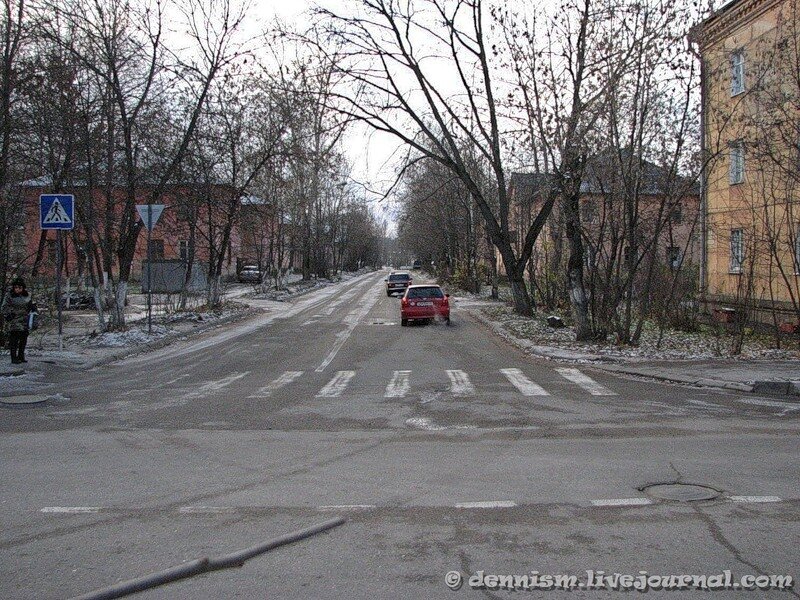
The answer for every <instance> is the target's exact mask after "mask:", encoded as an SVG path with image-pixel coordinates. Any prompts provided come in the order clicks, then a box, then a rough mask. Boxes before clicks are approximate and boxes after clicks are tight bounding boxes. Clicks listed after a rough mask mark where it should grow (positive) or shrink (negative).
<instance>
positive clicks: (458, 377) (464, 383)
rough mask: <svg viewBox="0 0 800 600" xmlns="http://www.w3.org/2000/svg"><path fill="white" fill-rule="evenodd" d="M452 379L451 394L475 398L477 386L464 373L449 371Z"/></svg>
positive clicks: (455, 370) (448, 374) (454, 370)
mask: <svg viewBox="0 0 800 600" xmlns="http://www.w3.org/2000/svg"><path fill="white" fill-rule="evenodd" d="M447 376H448V377H449V378H450V393H451V394H453V395H454V396H474V395H475V386H474V385H472V382H470V380H469V377H468V376H467V374H466V373H465V372H464V371H459V370H457V369H452V370H448V371H447Z"/></svg>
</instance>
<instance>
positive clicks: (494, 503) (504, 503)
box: [455, 500, 517, 508]
mask: <svg viewBox="0 0 800 600" xmlns="http://www.w3.org/2000/svg"><path fill="white" fill-rule="evenodd" d="M516 505H517V503H516V502H514V501H512V500H484V501H479V502H459V503H458V504H456V505H455V507H456V508H513V507H515V506H516Z"/></svg>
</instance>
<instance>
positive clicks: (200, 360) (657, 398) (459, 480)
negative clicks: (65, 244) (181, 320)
mask: <svg viewBox="0 0 800 600" xmlns="http://www.w3.org/2000/svg"><path fill="white" fill-rule="evenodd" d="M383 277H384V274H383V273H381V274H370V275H367V276H363V277H360V278H357V279H354V280H351V281H349V282H346V283H343V284H340V285H339V286H335V287H331V288H326V289H323V290H320V291H318V292H314V293H312V294H309V295H307V296H304V297H302V298H301V299H299V300H297V301H295V302H294V303H293V304H282V305H278V304H275V305H272V306H271V308H272V310H271V312H269V313H266V314H265V315H264V316H260V317H256V318H254V319H252V320H250V321H247V322H245V323H240V324H237V325H235V326H229V327H227V328H225V329H222V330H216V331H213V332H208V333H206V334H203V335H202V336H200V337H199V338H195V339H192V340H189V341H185V342H181V343H178V344H174V345H172V346H169V347H167V348H164V349H162V350H159V351H155V352H152V353H148V354H145V355H140V356H137V357H134V358H130V359H127V360H124V361H119V362H116V363H112V364H110V365H106V366H102V367H97V368H95V369H93V370H91V371H89V372H78V373H74V372H68V371H66V370H59V369H55V368H50V369H49V370H47V371H46V372H45V374H44V375H43V377H42V378H41V380H40V381H38V383H37V384H36V385H37V386H38V388H37V389H38V392H39V393H47V394H61V395H62V396H61V397H57V398H55V399H52V400H50V401H48V402H47V403H46V404H45V405H43V406H39V407H37V408H29V409H24V410H23V409H10V408H4V409H2V410H1V411H0V414H1V415H2V422H0V431H2V435H0V460H2V471H1V472H2V491H0V497H1V498H2V500H1V501H2V511H3V518H2V522H3V527H2V533H1V534H0V598H4V599H9V600H10V599H16V598H36V599H39V598H67V597H71V596H74V595H78V594H80V593H84V592H88V591H90V590H92V589H95V588H99V587H103V586H106V585H109V584H112V583H115V582H117V581H120V580H123V579H128V578H131V577H135V576H138V575H143V574H147V573H150V572H153V571H157V570H160V569H163V568H166V567H169V566H173V565H177V564H180V563H182V562H184V561H186V560H190V559H193V558H198V557H201V556H216V555H220V554H224V553H227V552H231V551H234V550H237V549H241V548H245V547H249V546H252V545H255V544H258V543H260V542H262V541H265V540H268V539H270V538H273V537H276V536H278V535H281V534H284V533H287V532H289V531H292V530H294V529H298V528H302V527H306V526H308V525H312V524H314V523H317V522H320V521H323V520H325V519H327V518H330V517H331V516H335V515H344V516H346V518H347V519H348V520H347V523H346V524H345V525H343V526H341V527H339V528H337V529H334V530H332V531H330V532H327V533H324V534H321V535H318V536H316V537H314V538H311V539H308V540H306V541H303V542H300V543H298V544H295V545H291V546H285V547H282V548H279V549H277V550H274V551H272V552H270V553H268V554H266V555H263V556H260V557H257V558H254V559H252V560H251V561H249V562H248V563H247V564H246V565H245V566H244V567H242V568H240V569H232V570H225V571H218V572H215V573H211V574H207V575H204V576H201V577H197V578H194V579H190V580H185V581H182V582H179V583H175V584H172V585H169V586H167V587H162V588H159V589H156V590H152V591H149V592H145V593H142V594H140V595H139V596H138V597H140V598H147V599H154V598H159V599H161V598H169V599H173V598H187V599H188V598H320V599H322V598H365V599H366V598H378V599H380V598H457V597H462V596H463V597H490V598H503V597H515V596H514V593H513V592H509V591H505V590H486V589H470V587H469V585H468V582H467V579H468V578H469V576H470V575H471V574H473V573H475V572H478V571H483V572H485V573H486V574H503V575H526V574H527V575H530V574H531V571H538V572H539V573H541V574H553V575H559V574H565V575H576V576H577V577H578V578H579V580H580V581H583V582H585V580H586V578H587V575H586V572H587V571H588V570H594V571H601V570H602V571H604V572H605V573H606V574H614V573H621V574H631V575H638V574H639V573H640V571H647V572H648V573H649V574H659V575H684V574H692V575H709V576H710V575H715V574H718V573H721V572H722V571H723V570H730V571H731V572H732V574H733V577H734V578H735V580H737V581H738V577H739V576H740V575H764V574H767V575H791V576H793V577H797V576H798V575H800V569H798V565H800V560H799V559H800V553H798V551H797V543H798V540H800V490H799V489H798V486H799V484H798V482H799V481H800V461H799V460H798V457H799V456H800V444H798V431H800V428H799V427H798V412H800V411H798V410H796V408H797V406H796V405H792V404H790V403H788V402H784V401H779V400H776V399H771V398H758V397H755V396H753V395H748V394H736V393H730V392H719V391H711V390H701V389H692V388H686V387H679V386H670V385H664V384H659V383H653V382H647V381H638V380H633V379H624V378H619V377H615V376H611V375H609V374H607V373H604V372H601V371H595V370H593V369H592V368H591V367H590V366H588V365H587V366H584V365H563V364H558V363H553V362H546V361H539V360H535V359H532V358H530V357H528V356H526V355H524V354H523V353H521V352H519V351H518V350H516V349H515V348H513V347H511V346H509V345H507V344H506V343H505V342H503V341H502V340H499V339H496V338H494V337H492V336H491V335H490V334H489V333H488V332H487V330H486V329H484V328H483V327H482V326H481V325H479V324H477V323H475V322H473V321H472V320H471V319H470V318H469V317H468V316H467V315H466V314H465V313H464V311H460V310H459V305H458V304H457V303H456V304H455V307H454V309H453V324H452V325H451V326H446V325H445V324H443V323H440V324H431V325H421V326H411V327H407V328H405V327H404V328H401V327H400V324H399V300H398V299H396V298H387V297H386V294H385V291H384V288H383ZM674 482H679V483H691V484H702V485H705V486H709V487H710V488H713V489H714V490H717V491H718V492H719V496H718V497H717V498H716V499H714V500H709V501H702V502H691V503H682V502H671V501H666V500H661V499H657V498H654V497H652V495H651V494H650V493H649V492H648V490H646V489H643V488H645V486H647V485H649V484H656V483H674ZM453 570H456V571H459V572H460V573H462V574H463V575H464V584H463V586H462V587H461V588H460V589H459V590H457V591H453V590H451V589H450V588H448V586H447V585H445V574H446V573H448V572H449V571H453ZM797 587H798V586H795V588H796V589H795V590H793V591H791V592H787V591H781V592H778V591H772V592H767V591H763V590H759V591H748V592H744V591H731V590H728V591H723V592H721V593H720V594H719V595H718V597H724V598H729V597H730V598H738V597H741V598H745V597H748V598H762V597H771V596H775V597H791V596H792V595H793V596H797V595H798V594H797ZM529 593H532V595H534V596H535V597H537V596H539V595H547V596H549V595H555V596H563V595H564V594H565V592H560V591H550V592H547V593H546V594H545V593H544V592H536V591H534V592H529ZM621 593H622V592H618V591H617V592H611V591H608V590H596V589H595V590H587V589H585V588H584V589H577V590H574V591H572V592H569V596H568V597H569V598H606V597H618V596H620V594H621ZM707 594H708V592H701V591H695V592H692V591H682V592H677V591H670V592H666V591H651V592H650V593H649V594H648V597H654V598H660V597H665V598H667V597H676V596H679V597H681V598H683V597H701V596H702V597H707Z"/></svg>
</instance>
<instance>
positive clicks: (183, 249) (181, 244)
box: [178, 240, 189, 261]
mask: <svg viewBox="0 0 800 600" xmlns="http://www.w3.org/2000/svg"><path fill="white" fill-rule="evenodd" d="M178 258H180V259H181V260H184V261H186V260H189V242H188V241H187V240H178Z"/></svg>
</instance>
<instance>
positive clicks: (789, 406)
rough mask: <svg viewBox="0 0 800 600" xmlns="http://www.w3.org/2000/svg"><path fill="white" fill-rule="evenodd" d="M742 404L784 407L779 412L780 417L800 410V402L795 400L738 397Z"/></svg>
mask: <svg viewBox="0 0 800 600" xmlns="http://www.w3.org/2000/svg"><path fill="white" fill-rule="evenodd" d="M736 401H737V402H739V403H740V404H750V405H752V406H765V407H767V408H782V409H783V411H782V412H780V413H778V416H779V417H785V416H786V415H787V414H788V413H790V412H794V411H796V410H800V404H797V403H793V402H779V401H777V400H765V399H764V398H737V400H736Z"/></svg>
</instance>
